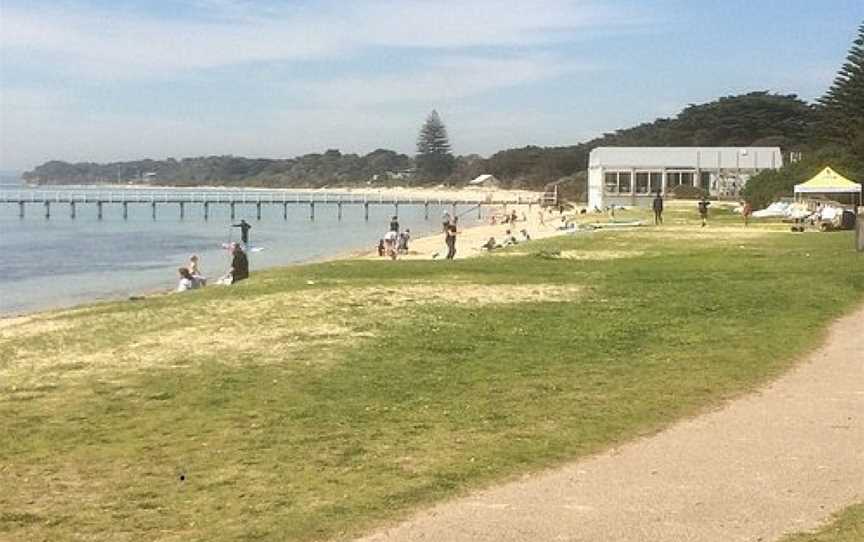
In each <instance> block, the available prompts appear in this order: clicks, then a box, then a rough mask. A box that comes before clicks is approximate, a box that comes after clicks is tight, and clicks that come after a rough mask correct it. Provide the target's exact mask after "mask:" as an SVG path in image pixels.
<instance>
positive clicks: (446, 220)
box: [441, 211, 450, 237]
mask: <svg viewBox="0 0 864 542" xmlns="http://www.w3.org/2000/svg"><path fill="white" fill-rule="evenodd" d="M449 227H450V213H448V212H447V211H444V212H443V213H441V231H443V232H444V236H445V237H446V236H447V228H449Z"/></svg>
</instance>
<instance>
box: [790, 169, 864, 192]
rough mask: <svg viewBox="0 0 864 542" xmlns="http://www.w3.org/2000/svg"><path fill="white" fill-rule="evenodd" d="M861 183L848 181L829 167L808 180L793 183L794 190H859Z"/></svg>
mask: <svg viewBox="0 0 864 542" xmlns="http://www.w3.org/2000/svg"><path fill="white" fill-rule="evenodd" d="M860 191H861V185H860V184H858V183H855V182H852V181H850V180H849V179H847V178H846V177H844V176H843V175H840V174H839V173H837V172H836V171H834V170H833V169H831V168H830V167H826V168H825V169H823V170H822V171H820V172H819V173H818V174H816V176H815V177H813V178H812V179H810V180H809V181H807V182H805V183H801V184H796V185H795V192H810V193H812V192H821V193H825V194H828V193H837V192H852V193H855V192H860Z"/></svg>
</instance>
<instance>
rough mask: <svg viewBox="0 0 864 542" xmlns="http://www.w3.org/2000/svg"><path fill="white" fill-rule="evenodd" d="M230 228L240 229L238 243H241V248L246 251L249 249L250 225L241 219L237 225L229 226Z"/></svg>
mask: <svg viewBox="0 0 864 542" xmlns="http://www.w3.org/2000/svg"><path fill="white" fill-rule="evenodd" d="M231 227H232V228H240V241H241V242H242V243H243V246H244V247H245V248H246V250H248V249H249V230H251V229H252V225H251V224H249V223H248V222H246V220H245V219H243V218H241V219H240V223H239V224H231Z"/></svg>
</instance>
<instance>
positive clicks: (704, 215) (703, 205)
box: [698, 197, 711, 228]
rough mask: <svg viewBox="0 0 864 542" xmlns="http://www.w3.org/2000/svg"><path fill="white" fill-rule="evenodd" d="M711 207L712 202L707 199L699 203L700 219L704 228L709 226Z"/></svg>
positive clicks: (704, 198)
mask: <svg viewBox="0 0 864 542" xmlns="http://www.w3.org/2000/svg"><path fill="white" fill-rule="evenodd" d="M709 205H711V202H710V201H708V198H707V197H703V198H702V199H701V200H700V201H699V204H698V206H699V218H701V219H702V227H703V228H704V227H705V226H707V225H708V206H709Z"/></svg>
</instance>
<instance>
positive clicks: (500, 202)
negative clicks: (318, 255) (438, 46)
mask: <svg viewBox="0 0 864 542" xmlns="http://www.w3.org/2000/svg"><path fill="white" fill-rule="evenodd" d="M471 196H474V194H465V197H459V198H453V197H437V198H434V197H432V198H430V197H422V198H418V197H414V196H412V195H398V194H392V193H388V194H384V193H326V192H324V193H322V192H288V191H272V192H269V191H257V190H256V191H237V192H221V191H186V190H177V191H169V190H163V191H156V190H140V191H139V190H136V191H128V192H127V191H98V190H95V191H94V190H84V191H74V190H0V203H7V204H18V206H19V215H20V216H21V217H22V218H23V217H24V215H25V207H26V206H27V205H33V204H41V205H43V206H44V208H45V218H50V217H51V205H52V204H67V205H69V207H70V214H71V217H72V218H75V214H76V206H77V205H79V204H95V205H96V207H97V217H98V218H100V219H101V218H102V215H103V207H104V205H106V204H109V205H121V206H122V209H123V218H124V219H125V218H128V208H129V205H130V204H132V205H140V204H149V205H150V206H151V208H152V215H153V219H154V220H155V219H156V208H157V206H160V205H166V204H175V205H178V206H179V211H180V217H181V218H183V217H184V215H185V208H186V205H187V204H192V205H195V204H200V205H202V206H203V211H204V213H203V216H204V219H205V220H206V219H207V218H208V217H209V214H210V206H211V205H227V206H228V207H229V209H230V215H231V219H232V220H233V219H234V217H235V208H236V206H237V205H255V206H256V209H257V219H258V220H260V219H261V208H262V206H264V205H268V206H269V205H282V207H283V217H284V218H286V219H287V217H288V206H289V205H307V206H309V212H310V215H309V216H310V218H311V219H312V220H314V219H315V206H316V205H333V206H335V207H336V208H337V213H338V217H339V218H340V219H341V218H342V207H343V206H344V205H363V207H364V210H365V218H366V219H367V220H368V219H369V207H370V205H391V206H393V207H394V211H395V212H397V213H398V210H399V206H400V205H423V206H424V208H425V214H426V218H428V216H429V207H430V206H439V207H441V206H452V207H453V209H454V211H455V209H456V206H459V205H461V206H465V205H469V206H476V207H477V209H478V214H479V213H480V212H481V209H482V207H483V206H487V207H494V206H499V207H500V206H503V207H505V208H506V207H507V206H508V205H527V206H528V207H529V208H530V207H532V206H534V205H555V204H557V201H551V200H554V199H556V198H554V197H552V198H550V197H549V196H547V195H537V196H516V197H495V196H493V195H491V194H483V193H478V194H476V197H471Z"/></svg>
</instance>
